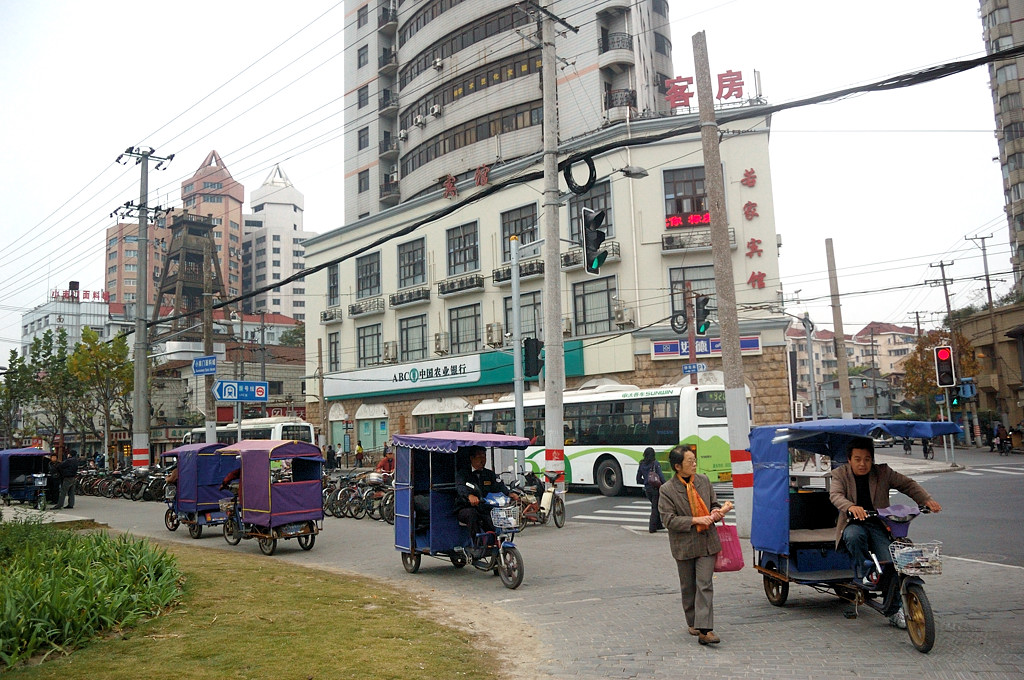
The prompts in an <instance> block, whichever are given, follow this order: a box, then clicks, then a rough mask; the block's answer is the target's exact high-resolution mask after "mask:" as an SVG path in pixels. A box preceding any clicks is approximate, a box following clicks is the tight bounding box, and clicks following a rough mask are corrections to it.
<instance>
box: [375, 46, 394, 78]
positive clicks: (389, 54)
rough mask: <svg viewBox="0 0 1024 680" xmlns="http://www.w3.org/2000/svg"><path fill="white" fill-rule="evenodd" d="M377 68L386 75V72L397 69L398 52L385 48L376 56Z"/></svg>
mask: <svg viewBox="0 0 1024 680" xmlns="http://www.w3.org/2000/svg"><path fill="white" fill-rule="evenodd" d="M377 70H378V71H379V72H380V73H383V74H385V75H387V73H388V72H392V73H393V72H394V71H396V70H398V52H393V51H391V50H386V51H385V52H384V53H383V54H381V55H380V56H379V57H377Z"/></svg>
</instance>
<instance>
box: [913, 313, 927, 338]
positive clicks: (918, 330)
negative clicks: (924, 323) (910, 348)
mask: <svg viewBox="0 0 1024 680" xmlns="http://www.w3.org/2000/svg"><path fill="white" fill-rule="evenodd" d="M927 313H928V312H910V314H913V315H914V319H915V320H916V323H917V337H921V336H922V335H923V331H922V330H921V314H927Z"/></svg>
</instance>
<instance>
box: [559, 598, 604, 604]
mask: <svg viewBox="0 0 1024 680" xmlns="http://www.w3.org/2000/svg"><path fill="white" fill-rule="evenodd" d="M600 601H601V598H599V597H588V598H587V599H585V600H561V602H560V604H579V603H580V602H600Z"/></svg>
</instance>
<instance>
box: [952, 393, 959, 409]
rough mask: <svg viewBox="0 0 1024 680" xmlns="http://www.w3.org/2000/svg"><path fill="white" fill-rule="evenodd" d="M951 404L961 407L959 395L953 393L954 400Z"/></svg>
mask: <svg viewBox="0 0 1024 680" xmlns="http://www.w3.org/2000/svg"><path fill="white" fill-rule="evenodd" d="M950 404H951V405H952V406H959V405H960V395H959V394H957V393H956V392H954V393H953V399H952V401H951V402H950Z"/></svg>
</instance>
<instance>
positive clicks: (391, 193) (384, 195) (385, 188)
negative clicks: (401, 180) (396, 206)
mask: <svg viewBox="0 0 1024 680" xmlns="http://www.w3.org/2000/svg"><path fill="white" fill-rule="evenodd" d="M398 199H399V194H398V182H392V181H391V180H387V181H385V182H382V183H381V185H380V200H382V201H397V200H398Z"/></svg>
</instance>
